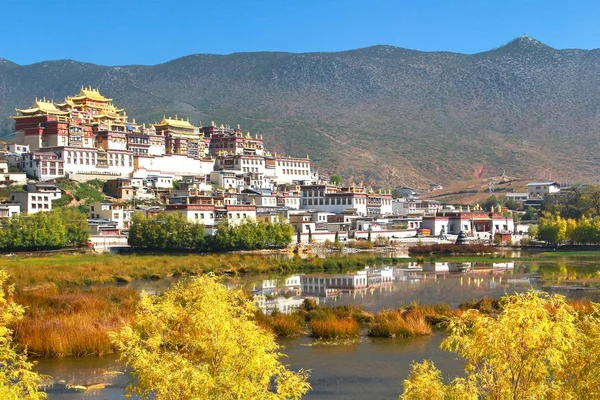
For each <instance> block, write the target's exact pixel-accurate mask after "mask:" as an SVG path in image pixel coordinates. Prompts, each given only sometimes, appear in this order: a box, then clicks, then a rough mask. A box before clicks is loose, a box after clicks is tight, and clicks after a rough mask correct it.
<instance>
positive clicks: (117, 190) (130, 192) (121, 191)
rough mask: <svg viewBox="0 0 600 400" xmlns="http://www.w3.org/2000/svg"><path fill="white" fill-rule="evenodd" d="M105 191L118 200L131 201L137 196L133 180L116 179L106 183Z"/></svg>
mask: <svg viewBox="0 0 600 400" xmlns="http://www.w3.org/2000/svg"><path fill="white" fill-rule="evenodd" d="M104 191H105V192H106V194H108V195H109V196H112V197H115V198H117V199H122V200H131V199H133V197H134V196H135V191H136V188H135V187H134V185H133V182H132V179H131V178H115V179H109V180H107V181H106V182H105V183H104Z"/></svg>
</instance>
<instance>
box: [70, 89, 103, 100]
mask: <svg viewBox="0 0 600 400" xmlns="http://www.w3.org/2000/svg"><path fill="white" fill-rule="evenodd" d="M71 99H74V100H82V99H90V100H96V101H103V102H109V101H111V100H112V99H109V98H106V97H104V96H102V95H101V94H100V91H99V90H98V89H94V88H92V87H89V86H88V87H87V88H84V87H83V86H82V87H81V91H80V92H79V94H78V95H77V96H73V97H71Z"/></svg>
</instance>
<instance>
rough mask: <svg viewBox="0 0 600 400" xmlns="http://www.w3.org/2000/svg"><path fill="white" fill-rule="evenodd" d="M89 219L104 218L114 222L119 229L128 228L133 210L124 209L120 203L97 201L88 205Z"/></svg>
mask: <svg viewBox="0 0 600 400" xmlns="http://www.w3.org/2000/svg"><path fill="white" fill-rule="evenodd" d="M89 209H90V214H89V218H90V219H106V220H108V221H110V222H115V223H116V224H117V228H119V230H124V229H129V225H130V223H131V217H132V215H133V210H126V209H125V208H124V207H123V206H122V205H120V204H116V203H109V202H107V201H102V202H101V201H98V202H95V203H91V204H90V206H89Z"/></svg>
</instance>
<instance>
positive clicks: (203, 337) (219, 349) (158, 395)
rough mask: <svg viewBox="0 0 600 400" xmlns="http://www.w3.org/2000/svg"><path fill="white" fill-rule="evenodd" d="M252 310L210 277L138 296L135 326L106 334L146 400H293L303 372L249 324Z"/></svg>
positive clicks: (134, 389) (304, 387) (303, 385)
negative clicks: (158, 293)
mask: <svg viewBox="0 0 600 400" xmlns="http://www.w3.org/2000/svg"><path fill="white" fill-rule="evenodd" d="M254 311H255V305H254V303H253V302H252V301H250V300H248V299H247V298H246V297H245V296H244V295H243V293H241V291H237V290H227V289H226V288H225V287H223V285H221V284H219V282H217V279H216V278H215V277H214V276H207V275H205V276H200V277H198V278H196V279H194V280H191V281H189V282H185V283H178V284H176V285H174V286H173V287H172V288H171V289H170V290H168V291H167V292H166V293H165V294H164V295H162V296H151V295H147V294H142V296H141V299H140V302H139V305H138V309H137V311H136V315H135V320H134V322H133V323H132V324H131V325H129V326H126V327H124V328H123V329H122V330H121V331H120V332H117V333H114V334H112V339H113V342H114V343H115V345H116V347H117V348H118V350H119V352H120V353H121V359H122V360H124V361H125V363H126V364H127V365H128V366H129V367H131V369H132V373H133V376H134V378H135V381H134V382H133V383H132V384H131V385H130V386H129V388H128V390H129V392H130V393H131V394H135V395H138V396H141V397H142V398H144V399H148V398H152V399H157V400H167V399H169V400H170V399H181V400H183V399H219V400H227V399H256V400H259V399H260V400H263V399H264V400H279V399H299V398H301V397H302V395H304V394H305V393H306V392H307V391H308V390H309V389H310V385H309V383H308V382H307V376H308V374H307V372H306V371H302V370H301V371H299V372H293V371H290V370H289V369H288V368H287V367H286V366H285V365H284V364H282V362H281V357H282V354H281V353H280V352H279V351H278V350H279V347H278V345H277V344H276V342H275V339H274V337H273V335H272V334H270V333H268V332H266V331H265V330H263V329H262V328H260V327H259V326H258V325H257V324H256V322H255V321H254V320H253V319H252V318H253V315H254Z"/></svg>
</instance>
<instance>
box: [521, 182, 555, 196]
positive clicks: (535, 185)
mask: <svg viewBox="0 0 600 400" xmlns="http://www.w3.org/2000/svg"><path fill="white" fill-rule="evenodd" d="M558 192H560V185H559V184H558V183H556V182H532V183H529V184H527V193H528V194H529V198H532V197H539V196H545V195H548V194H553V193H558Z"/></svg>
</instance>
